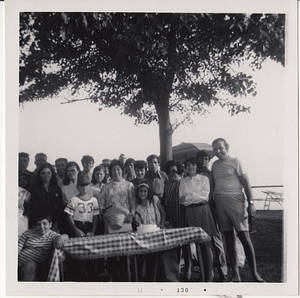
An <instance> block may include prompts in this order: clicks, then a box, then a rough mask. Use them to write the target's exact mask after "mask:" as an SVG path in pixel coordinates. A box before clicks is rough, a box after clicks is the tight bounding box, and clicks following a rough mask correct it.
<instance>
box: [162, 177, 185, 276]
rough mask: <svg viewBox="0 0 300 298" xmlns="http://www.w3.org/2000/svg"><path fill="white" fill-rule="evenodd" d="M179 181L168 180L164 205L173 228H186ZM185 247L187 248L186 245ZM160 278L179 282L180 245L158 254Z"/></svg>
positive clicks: (167, 219) (168, 220)
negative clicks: (180, 201)
mask: <svg viewBox="0 0 300 298" xmlns="http://www.w3.org/2000/svg"><path fill="white" fill-rule="evenodd" d="M179 185H180V180H179V181H170V180H168V181H167V183H166V185H165V189H164V196H163V200H162V203H163V206H164V208H165V211H166V221H167V222H169V224H170V225H171V227H173V228H184V227H185V226H186V225H185V216H184V215H185V207H184V206H183V205H181V204H179ZM184 249H187V248H186V246H184ZM158 262H159V266H158V271H159V273H158V280H159V281H162V282H179V281H180V274H179V267H180V264H179V263H180V247H176V248H174V249H169V250H167V251H162V252H160V253H159V255H158Z"/></svg>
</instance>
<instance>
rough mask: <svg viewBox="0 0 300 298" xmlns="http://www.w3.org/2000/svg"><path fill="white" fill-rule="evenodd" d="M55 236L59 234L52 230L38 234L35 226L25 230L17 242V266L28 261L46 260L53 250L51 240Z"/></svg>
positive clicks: (41, 261) (42, 261)
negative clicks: (41, 234)
mask: <svg viewBox="0 0 300 298" xmlns="http://www.w3.org/2000/svg"><path fill="white" fill-rule="evenodd" d="M57 236H59V234H58V233H56V232H54V231H52V230H50V231H49V232H48V233H47V234H45V235H43V236H40V235H39V234H38V233H37V231H36V229H35V228H32V229H30V230H27V231H25V232H24V233H23V234H22V235H21V237H20V238H19V242H18V251H19V254H18V266H19V267H20V266H23V265H24V264H26V263H28V262H30V261H36V262H40V263H44V262H47V260H48V259H49V257H50V256H51V254H52V252H53V250H54V245H53V240H54V239H55V238H56V237H57Z"/></svg>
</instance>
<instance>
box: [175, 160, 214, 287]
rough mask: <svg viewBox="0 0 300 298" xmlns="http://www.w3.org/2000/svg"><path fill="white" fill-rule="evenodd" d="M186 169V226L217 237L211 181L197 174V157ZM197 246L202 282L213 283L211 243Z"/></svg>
mask: <svg viewBox="0 0 300 298" xmlns="http://www.w3.org/2000/svg"><path fill="white" fill-rule="evenodd" d="M185 168H186V171H187V176H186V177H184V178H182V180H181V183H180V187H179V202H180V203H181V204H182V205H184V206H185V209H186V214H185V218H186V225H187V226H188V227H201V228H202V229H203V230H204V231H205V232H206V233H207V234H208V235H209V236H211V237H212V236H216V235H217V231H216V228H215V224H214V220H213V216H212V214H211V211H210V208H209V206H208V204H207V203H208V198H209V191H210V186H209V179H208V178H207V177H206V176H204V175H202V174H197V169H198V160H197V159H196V158H195V157H190V158H188V159H187V160H186V161H185ZM195 244H196V250H197V257H198V260H199V266H200V270H201V280H200V281H206V282H211V281H212V279H213V253H212V248H211V241H209V242H204V243H195ZM201 260H202V261H201ZM202 264H203V266H202ZM203 267H204V268H203Z"/></svg>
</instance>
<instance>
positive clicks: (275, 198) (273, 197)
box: [262, 190, 283, 210]
mask: <svg viewBox="0 0 300 298" xmlns="http://www.w3.org/2000/svg"><path fill="white" fill-rule="evenodd" d="M262 192H263V193H265V194H266V197H265V203H264V208H263V210H269V209H270V205H271V203H272V202H275V203H278V204H279V205H280V206H281V207H283V205H282V203H283V192H275V191H269V190H267V191H262Z"/></svg>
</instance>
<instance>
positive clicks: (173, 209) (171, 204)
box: [163, 180, 185, 228]
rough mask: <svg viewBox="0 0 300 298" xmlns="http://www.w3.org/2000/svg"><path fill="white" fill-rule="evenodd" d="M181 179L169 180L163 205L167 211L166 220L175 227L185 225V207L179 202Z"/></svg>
mask: <svg viewBox="0 0 300 298" xmlns="http://www.w3.org/2000/svg"><path fill="white" fill-rule="evenodd" d="M179 185H180V180H179V181H168V182H167V184H166V186H165V192H164V197H163V205H164V208H165V211H166V221H167V222H169V224H170V225H171V227H173V228H183V227H185V208H184V206H182V205H181V204H179Z"/></svg>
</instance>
